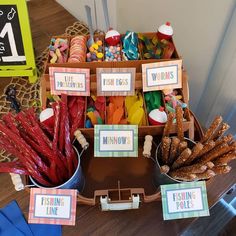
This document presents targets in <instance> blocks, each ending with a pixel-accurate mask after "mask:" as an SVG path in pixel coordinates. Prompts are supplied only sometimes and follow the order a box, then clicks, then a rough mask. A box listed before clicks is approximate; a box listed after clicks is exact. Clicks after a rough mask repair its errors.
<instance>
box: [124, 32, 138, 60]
mask: <svg viewBox="0 0 236 236" xmlns="http://www.w3.org/2000/svg"><path fill="white" fill-rule="evenodd" d="M122 41H123V49H122V52H123V59H124V60H126V61H127V60H138V58H139V52H138V35H137V34H136V33H135V32H130V31H127V32H126V33H125V36H124V37H123V39H122Z"/></svg>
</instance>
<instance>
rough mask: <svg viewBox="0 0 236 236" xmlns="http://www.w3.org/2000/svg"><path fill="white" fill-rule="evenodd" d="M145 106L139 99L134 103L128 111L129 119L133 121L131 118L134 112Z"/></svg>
mask: <svg viewBox="0 0 236 236" xmlns="http://www.w3.org/2000/svg"><path fill="white" fill-rule="evenodd" d="M142 107H143V102H142V101H137V102H135V103H134V105H133V106H132V107H131V108H130V110H129V112H128V121H129V122H130V121H131V118H132V116H133V114H134V113H135V112H136V111H137V110H138V109H139V108H142Z"/></svg>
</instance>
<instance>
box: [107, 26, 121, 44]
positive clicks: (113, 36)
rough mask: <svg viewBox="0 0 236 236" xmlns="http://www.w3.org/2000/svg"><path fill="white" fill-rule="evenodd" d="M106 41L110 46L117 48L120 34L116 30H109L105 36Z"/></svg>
mask: <svg viewBox="0 0 236 236" xmlns="http://www.w3.org/2000/svg"><path fill="white" fill-rule="evenodd" d="M105 41H106V43H107V44H108V45H110V46H116V45H117V44H118V43H119V42H120V33H119V32H117V31H116V30H114V29H109V30H108V31H107V33H106V35H105Z"/></svg>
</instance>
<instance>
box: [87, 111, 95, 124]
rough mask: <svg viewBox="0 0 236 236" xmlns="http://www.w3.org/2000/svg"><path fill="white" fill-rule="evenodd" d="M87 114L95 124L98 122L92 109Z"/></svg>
mask: <svg viewBox="0 0 236 236" xmlns="http://www.w3.org/2000/svg"><path fill="white" fill-rule="evenodd" d="M87 116H88V117H89V119H90V120H91V122H92V124H93V125H96V124H97V118H96V116H95V115H94V113H93V112H92V111H89V112H87Z"/></svg>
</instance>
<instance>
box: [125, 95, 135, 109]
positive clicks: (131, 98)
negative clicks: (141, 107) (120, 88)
mask: <svg viewBox="0 0 236 236" xmlns="http://www.w3.org/2000/svg"><path fill="white" fill-rule="evenodd" d="M137 100H138V97H137V96H126V97H125V108H126V110H127V112H128V113H129V112H130V108H131V107H132V106H133V104H134V103H135V102H136V101H137Z"/></svg>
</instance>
